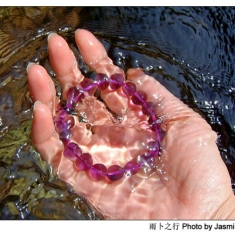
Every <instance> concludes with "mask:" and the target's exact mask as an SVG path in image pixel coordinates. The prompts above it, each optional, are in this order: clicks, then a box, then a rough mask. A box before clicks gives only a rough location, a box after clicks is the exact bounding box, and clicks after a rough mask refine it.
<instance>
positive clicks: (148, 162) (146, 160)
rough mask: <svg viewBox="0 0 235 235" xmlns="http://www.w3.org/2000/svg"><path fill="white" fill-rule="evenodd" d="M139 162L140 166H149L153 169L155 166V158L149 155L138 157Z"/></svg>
mask: <svg viewBox="0 0 235 235" xmlns="http://www.w3.org/2000/svg"><path fill="white" fill-rule="evenodd" d="M137 162H138V164H139V165H140V166H147V167H148V168H150V169H151V168H152V167H153V166H154V158H153V157H152V156H151V155H148V154H141V155H139V156H138V157H137Z"/></svg>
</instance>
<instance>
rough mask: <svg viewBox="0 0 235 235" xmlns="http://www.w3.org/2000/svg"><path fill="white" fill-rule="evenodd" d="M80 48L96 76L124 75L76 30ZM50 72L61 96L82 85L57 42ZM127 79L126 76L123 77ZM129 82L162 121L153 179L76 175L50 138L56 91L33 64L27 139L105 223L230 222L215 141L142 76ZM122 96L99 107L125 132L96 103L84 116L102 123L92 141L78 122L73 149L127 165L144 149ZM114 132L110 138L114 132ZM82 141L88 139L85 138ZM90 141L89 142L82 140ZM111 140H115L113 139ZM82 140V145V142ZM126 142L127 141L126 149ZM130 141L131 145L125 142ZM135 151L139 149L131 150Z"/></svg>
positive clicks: (52, 44)
mask: <svg viewBox="0 0 235 235" xmlns="http://www.w3.org/2000/svg"><path fill="white" fill-rule="evenodd" d="M75 40H76V43H77V46H78V48H79V50H80V52H81V54H82V56H83V58H84V60H85V62H86V63H87V64H88V65H89V66H91V67H92V68H93V69H94V70H95V71H96V72H97V73H105V74H107V75H108V76H110V75H112V74H114V73H121V74H123V75H124V72H123V71H122V70H121V69H120V68H118V67H117V66H115V65H113V63H112V61H111V59H109V58H108V56H107V54H106V51H105V49H104V47H103V46H102V44H101V43H100V42H99V41H98V40H97V39H96V38H95V37H94V36H93V35H92V34H91V33H90V32H88V31H86V30H77V31H76V33H75ZM48 48H49V55H50V62H51V65H52V67H53V69H54V71H55V73H56V75H57V79H58V80H59V81H60V83H61V84H62V88H63V95H64V97H65V94H66V91H67V90H68V89H69V88H70V87H72V86H75V85H77V84H79V83H80V82H81V81H82V80H83V79H84V77H83V75H82V74H81V72H80V70H79V69H78V67H77V63H76V59H75V57H74V55H73V53H72V51H71V50H70V48H69V47H68V45H67V43H66V42H65V40H64V39H63V38H62V37H60V36H58V35H57V34H51V35H50V37H49V38H48ZM124 76H125V75H124ZM126 79H128V80H132V81H134V82H135V83H136V84H137V87H138V90H143V91H145V92H146V93H147V94H148V100H149V101H152V102H154V103H155V104H156V107H157V108H156V112H157V115H158V116H162V117H163V121H162V126H163V129H164V130H165V137H164V139H163V140H162V143H161V147H162V153H161V157H160V158H159V159H158V161H157V162H156V167H155V168H154V170H153V171H152V172H151V174H148V175H145V174H143V173H141V172H140V173H138V174H136V175H133V176H131V177H128V178H123V179H122V180H120V181H115V182H112V183H106V182H104V181H99V182H94V181H92V180H91V179H90V178H89V177H88V176H87V174H86V173H85V172H84V171H81V172H78V171H76V170H75V168H74V166H73V163H72V162H71V161H70V160H68V159H66V158H65V157H63V149H64V147H63V144H62V143H61V141H60V140H59V137H58V134H57V133H56V132H55V127H54V123H53V116H54V115H55V109H56V105H57V102H58V98H57V97H56V92H55V87H54V84H53V82H52V80H51V78H50V77H49V75H48V74H47V72H46V70H45V69H44V68H43V67H41V66H39V65H35V64H33V65H32V64H31V65H30V66H29V67H28V82H29V88H30V93H31V95H32V98H33V100H34V101H35V105H34V119H33V125H32V138H33V142H34V144H35V147H36V148H37V149H38V151H39V152H40V153H41V155H42V157H43V159H44V160H46V161H47V162H48V163H49V164H50V165H52V167H53V169H54V170H55V172H56V173H58V175H59V178H60V179H62V180H64V181H65V182H68V183H69V184H71V185H72V187H74V189H75V191H76V192H77V193H78V194H79V195H83V196H85V197H86V198H87V200H89V201H90V202H91V203H92V204H93V205H94V206H95V207H96V209H97V210H99V211H100V212H101V213H102V214H103V215H104V217H105V218H109V219H174V218H177V219H203V218H204V219H209V218H229V217H231V216H232V213H234V206H232V207H231V205H232V204H234V205H235V203H234V195H233V192H232V189H231V183H230V177H229V174H228V171H227V169H226V167H225V164H224V163H223V161H222V159H221V157H220V154H219V151H218V148H217V146H216V138H217V136H216V134H215V132H213V131H212V129H211V127H210V126H209V125H208V124H207V123H206V121H205V120H204V119H203V118H201V117H200V115H199V114H197V113H195V112H194V111H193V110H191V109H190V108H188V107H187V106H186V105H185V104H183V103H182V102H181V101H180V100H178V99H177V98H176V97H174V96H173V95H172V94H171V93H170V92H169V91H167V90H166V89H165V88H164V87H163V86H162V85H161V84H159V82H157V81H156V80H155V79H154V78H152V77H150V76H147V75H145V74H144V72H143V71H142V70H141V69H129V70H128V71H127V74H126ZM119 93H120V92H119V91H118V92H110V91H109V90H108V89H107V90H104V91H103V92H102V94H101V96H102V99H103V100H104V101H105V103H106V104H107V105H108V106H109V108H110V109H111V110H113V111H114V112H115V113H117V114H120V115H121V110H122V111H123V110H128V112H126V113H125V115H126V120H125V121H123V123H122V124H120V125H119V124H113V123H112V122H111V121H110V120H111V117H110V116H111V115H110V114H109V112H108V111H107V110H104V109H105V106H104V104H103V103H101V102H100V101H98V100H97V99H96V98H94V97H93V96H91V97H89V99H90V100H89V101H90V102H92V105H89V106H83V111H84V112H86V114H87V116H89V115H88V113H89V112H90V111H89V109H92V108H94V107H95V108H96V109H98V110H99V111H100V112H96V113H100V115H95V114H94V113H92V112H90V116H89V117H88V119H89V122H90V123H92V125H93V127H94V129H93V134H91V132H89V131H88V130H87V127H86V125H85V124H84V123H79V122H78V121H77V122H76V126H75V127H73V130H72V132H73V141H75V142H78V143H79V146H81V147H82V148H83V149H85V151H87V152H89V153H91V154H92V156H93V155H94V159H95V160H96V161H98V162H100V163H103V164H106V165H110V164H114V163H115V164H120V165H124V164H125V163H126V162H127V161H129V160H131V159H132V156H133V155H134V156H136V154H138V152H139V151H140V150H141V149H142V148H143V146H142V142H144V139H146V138H148V137H149V135H151V133H150V132H149V131H145V130H144V128H142V129H141V128H135V127H136V126H138V125H141V124H140V123H141V122H142V123H143V122H144V118H145V117H144V116H143V115H141V114H140V112H139V111H140V110H139V107H138V106H136V107H130V103H129V102H128V100H127V98H126V97H123V96H122V95H121V94H119ZM114 130H115V131H114ZM85 133H86V135H85ZM87 133H88V134H87ZM113 133H115V136H114V135H113ZM81 136H83V138H81ZM127 139H128V141H126V140H127ZM129 140H130V141H129ZM136 146H137V147H138V148H136Z"/></svg>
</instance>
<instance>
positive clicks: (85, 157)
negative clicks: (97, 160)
mask: <svg viewBox="0 0 235 235" xmlns="http://www.w3.org/2000/svg"><path fill="white" fill-rule="evenodd" d="M92 164H93V161H92V158H91V155H90V154H89V153H82V154H81V155H80V156H79V157H78V158H77V159H76V161H75V162H74V165H75V168H76V169H77V170H78V171H82V170H83V171H86V170H89V169H90V168H91V167H92Z"/></svg>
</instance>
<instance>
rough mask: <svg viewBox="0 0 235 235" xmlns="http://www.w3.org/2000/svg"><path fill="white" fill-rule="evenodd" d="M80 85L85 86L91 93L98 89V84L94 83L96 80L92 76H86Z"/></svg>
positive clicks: (84, 88)
mask: <svg viewBox="0 0 235 235" xmlns="http://www.w3.org/2000/svg"><path fill="white" fill-rule="evenodd" d="M80 85H81V87H82V88H83V90H85V91H87V92H88V93H89V95H93V94H94V93H95V91H96V85H97V84H94V81H93V80H92V79H90V78H84V79H83V80H82V81H81V83H80Z"/></svg>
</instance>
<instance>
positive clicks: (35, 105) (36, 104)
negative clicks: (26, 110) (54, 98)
mask: <svg viewBox="0 0 235 235" xmlns="http://www.w3.org/2000/svg"><path fill="white" fill-rule="evenodd" d="M41 103H42V102H41V101H39V100H37V101H36V102H35V103H34V105H33V110H35V109H36V107H37V106H38V105H39V104H41Z"/></svg>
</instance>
